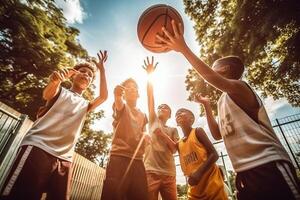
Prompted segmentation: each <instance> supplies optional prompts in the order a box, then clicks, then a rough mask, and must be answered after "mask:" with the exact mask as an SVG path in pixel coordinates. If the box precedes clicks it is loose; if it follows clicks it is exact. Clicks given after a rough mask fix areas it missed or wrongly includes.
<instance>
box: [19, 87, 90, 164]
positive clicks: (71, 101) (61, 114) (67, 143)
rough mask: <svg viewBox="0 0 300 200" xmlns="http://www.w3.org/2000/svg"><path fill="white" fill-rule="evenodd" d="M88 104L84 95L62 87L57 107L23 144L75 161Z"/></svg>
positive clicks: (35, 125)
mask: <svg viewBox="0 0 300 200" xmlns="http://www.w3.org/2000/svg"><path fill="white" fill-rule="evenodd" d="M88 105H89V102H88V101H87V100H85V99H84V98H83V97H81V96H80V95H78V94H76V93H73V92H71V91H69V90H67V89H64V88H63V87H62V88H61V91H60V94H59V97H58V98H57V100H56V101H55V103H54V104H53V106H52V107H51V108H50V109H49V110H48V111H47V113H46V114H45V115H43V116H42V117H40V118H39V119H37V120H36V121H35V122H34V124H33V126H32V128H31V129H30V130H29V131H28V133H27V134H26V136H25V137H24V139H23V141H22V143H21V145H32V146H36V147H38V148H40V149H42V150H44V151H46V152H48V153H49V154H52V155H53V156H55V157H58V158H60V159H63V160H67V161H70V162H71V161H72V156H73V153H74V147H75V144H76V142H77V139H78V137H79V135H80V132H81V129H82V126H83V123H84V120H85V116H86V113H87V108H88Z"/></svg>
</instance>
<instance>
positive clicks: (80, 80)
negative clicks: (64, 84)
mask: <svg viewBox="0 0 300 200" xmlns="http://www.w3.org/2000/svg"><path fill="white" fill-rule="evenodd" d="M77 71H78V72H79V73H76V74H75V75H73V77H72V78H73V79H72V80H73V85H75V86H76V87H78V88H80V89H82V90H85V89H86V88H88V87H89V85H90V84H91V83H92V81H93V79H94V72H93V71H92V69H90V68H89V67H80V68H78V69H77Z"/></svg>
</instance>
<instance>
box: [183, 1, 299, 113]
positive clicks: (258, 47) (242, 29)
mask: <svg viewBox="0 0 300 200" xmlns="http://www.w3.org/2000/svg"><path fill="white" fill-rule="evenodd" d="M184 5H185V12H186V13H187V14H188V15H189V16H190V18H191V19H192V20H193V21H194V22H195V26H194V29H195V31H196V35H197V41H198V42H199V45H201V50H200V55H201V57H203V60H204V61H205V62H206V63H208V64H209V65H212V63H213V61H214V60H216V59H217V58H219V57H223V56H227V55H237V56H239V57H240V58H241V59H242V60H243V61H244V63H245V66H246V73H245V78H246V79H247V81H248V82H249V84H250V85H251V86H253V87H254V88H255V89H257V90H260V91H262V96H263V97H266V96H272V97H273V98H274V99H279V98H286V99H287V100H288V102H289V103H290V104H292V105H293V106H299V105H300V98H299V97H300V84H299V78H300V66H299V65H300V4H299V2H298V1H296V0H287V1H281V0H274V1H265V0H257V1H250V0H246V1H238V0H211V1H198V0H184ZM186 84H187V90H188V91H189V92H190V94H191V95H190V98H192V96H193V94H194V93H198V92H201V93H206V94H208V95H209V96H211V97H212V99H213V104H216V100H217V99H218V97H219V95H220V92H213V90H212V89H211V88H208V89H205V88H206V87H205V86H206V84H205V83H203V80H201V78H200V77H199V76H198V75H197V74H196V73H195V72H194V71H193V70H190V71H189V74H188V76H187V79H186ZM214 110H215V111H216V107H214Z"/></svg>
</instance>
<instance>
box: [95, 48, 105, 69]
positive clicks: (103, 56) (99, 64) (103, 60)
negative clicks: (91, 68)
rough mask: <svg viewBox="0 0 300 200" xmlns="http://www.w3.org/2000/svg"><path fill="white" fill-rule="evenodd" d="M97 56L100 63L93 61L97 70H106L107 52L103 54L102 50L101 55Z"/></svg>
mask: <svg viewBox="0 0 300 200" xmlns="http://www.w3.org/2000/svg"><path fill="white" fill-rule="evenodd" d="M97 56H98V59H99V61H98V62H97V61H95V60H92V61H93V63H94V64H95V65H96V66H97V68H98V69H99V70H100V71H101V70H103V69H104V63H105V62H106V60H107V57H108V55H107V51H106V50H104V51H103V52H102V51H101V50H100V51H99V53H97Z"/></svg>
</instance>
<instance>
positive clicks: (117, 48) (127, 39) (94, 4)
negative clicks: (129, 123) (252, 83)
mask: <svg viewBox="0 0 300 200" xmlns="http://www.w3.org/2000/svg"><path fill="white" fill-rule="evenodd" d="M56 2H57V4H58V5H59V6H60V7H61V8H63V11H64V15H65V17H66V19H67V20H68V23H69V24H70V25H72V26H75V27H77V28H78V29H79V30H80V35H79V41H80V44H81V45H82V46H83V47H84V48H85V49H87V51H88V52H89V55H91V56H96V53H97V52H98V51H99V50H104V49H105V50H107V51H108V55H109V56H108V60H107V62H106V63H105V68H106V77H107V82H108V91H109V98H108V100H107V101H106V102H105V103H104V104H102V105H101V106H100V109H102V110H104V111H105V118H104V119H101V120H100V121H99V122H98V123H97V124H96V125H95V127H94V128H95V129H99V130H104V131H105V132H108V133H110V132H112V125H111V123H112V109H111V107H112V103H113V89H114V87H115V86H116V85H117V84H120V83H121V82H122V81H123V80H125V79H127V78H129V77H132V78H134V79H135V80H136V81H137V82H138V84H139V92H140V98H139V100H138V107H139V108H140V109H141V110H142V111H144V112H147V98H146V83H147V76H146V72H145V71H144V69H142V67H141V66H142V64H143V60H144V59H145V58H146V56H154V57H155V60H156V61H158V62H159V65H158V67H157V70H156V81H155V82H154V97H155V104H156V106H157V105H159V104H161V103H167V104H169V105H170V107H171V108H172V111H173V115H172V118H171V119H170V120H169V122H168V125H170V126H176V123H175V119H174V113H175V112H176V110H177V109H179V108H181V107H185V108H188V109H190V110H192V111H193V112H194V114H195V116H199V105H197V104H196V103H193V102H189V101H187V100H186V99H187V97H188V93H187V91H186V90H185V83H184V81H185V76H186V74H187V70H188V68H189V67H190V65H189V63H188V62H187V61H186V60H185V58H184V57H183V56H182V55H180V54H178V53H176V52H170V53H163V54H154V53H151V52H149V51H147V50H146V49H144V48H143V47H142V45H141V44H140V42H139V40H138V37H137V32H136V29H137V23H138V19H139V16H140V15H141V13H142V12H143V11H144V10H145V9H147V8H148V7H149V6H151V5H154V4H168V5H170V6H172V7H174V8H176V9H177V11H178V12H179V13H180V14H181V16H182V18H183V21H184V28H185V30H184V31H185V33H184V35H185V38H186V42H187V44H188V45H189V47H190V48H191V49H192V50H193V51H194V52H195V53H196V54H198V52H199V49H200V47H199V45H198V43H197V42H196V41H195V38H196V37H195V34H194V30H193V22H191V21H190V19H189V18H188V16H187V15H186V14H185V13H184V5H183V1H182V0H169V1H167V0H160V1H158V0H147V1H142V0H122V1H120V0H119V1H117V0H110V1H104V0H97V1H96V0H84V1H83V0H81V1H80V0H66V1H64V0H56ZM96 81H99V80H96ZM97 84H99V83H98V82H96V85H97ZM265 106H266V109H267V111H268V114H269V116H270V118H271V119H275V118H281V117H284V116H287V115H292V114H295V113H299V112H300V109H299V108H298V109H295V108H292V107H291V106H290V105H289V104H287V103H286V101H285V100H284V99H282V100H279V101H273V100H272V99H271V98H268V99H266V100H265ZM198 126H200V127H204V129H205V130H206V131H207V132H208V133H209V130H208V127H207V125H206V119H205V118H198V119H197V120H196V121H195V124H194V127H198ZM178 130H179V129H178ZM179 133H180V134H181V136H182V133H181V131H180V130H179ZM209 136H210V134H209ZM210 138H211V137H210ZM216 148H217V151H218V152H221V151H222V152H223V153H224V154H226V153H225V150H224V148H223V146H216ZM177 163H178V162H177ZM226 163H227V162H226ZM220 164H221V163H220ZM229 168H231V166H229ZM177 172H178V176H177V179H178V182H179V183H185V180H184V177H183V176H182V174H181V170H180V169H179V168H178V169H177Z"/></svg>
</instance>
